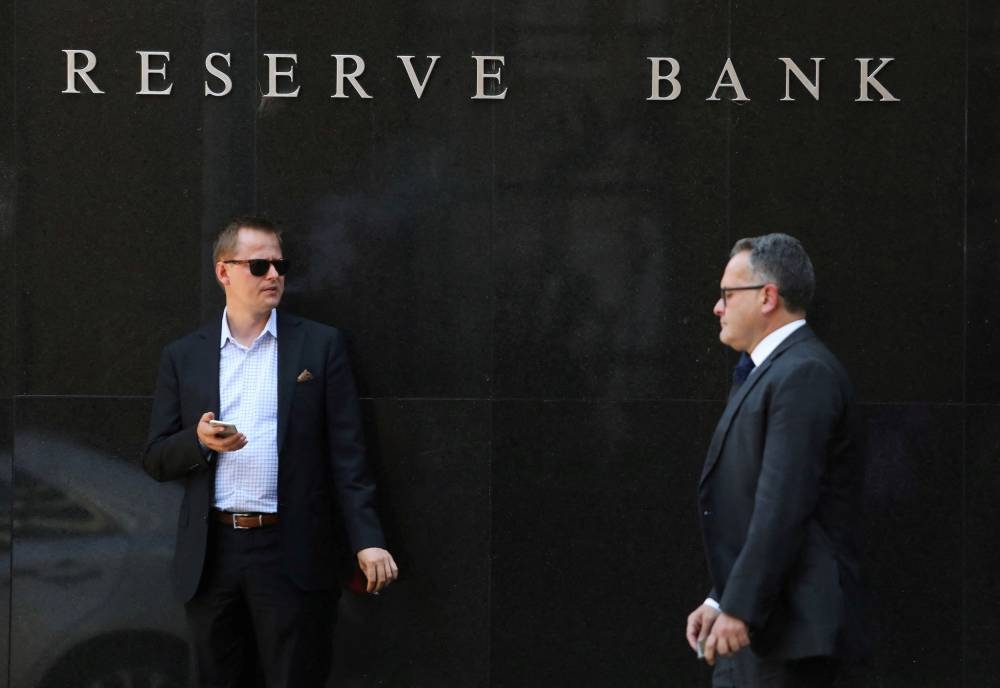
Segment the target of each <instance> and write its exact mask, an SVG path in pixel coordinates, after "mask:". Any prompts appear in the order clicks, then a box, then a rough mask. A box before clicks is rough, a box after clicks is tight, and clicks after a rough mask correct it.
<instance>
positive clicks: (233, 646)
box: [185, 523, 339, 688]
mask: <svg viewBox="0 0 1000 688" xmlns="http://www.w3.org/2000/svg"><path fill="white" fill-rule="evenodd" d="M338 595H339V592H338V590H337V589H332V590H321V591H304V590H300V589H299V588H298V587H297V586H296V585H295V584H294V583H293V582H292V581H291V579H290V578H289V577H288V576H287V575H286V573H285V571H284V570H283V567H282V564H281V556H280V547H279V542H278V529H277V528H276V527H264V528H255V529H253V530H234V529H233V528H231V527H229V526H224V525H222V524H220V523H213V524H212V527H211V529H210V532H209V546H208V554H207V561H206V563H205V572H204V574H203V575H202V580H201V585H200V586H199V588H198V592H197V593H196V594H195V596H194V597H193V598H192V599H191V600H190V601H189V602H188V603H187V604H186V605H185V611H186V613H187V620H188V626H189V627H190V629H191V642H192V646H193V648H192V649H193V654H194V660H195V661H194V663H195V671H196V676H197V685H198V686H199V687H200V688H248V687H249V686H254V685H260V684H261V683H263V684H265V685H266V686H267V688H323V687H324V686H325V685H326V680H327V677H328V676H329V673H330V653H331V649H332V648H331V645H332V642H333V625H334V621H335V620H336V613H337V597H338ZM258 673H262V674H263V678H264V681H263V682H261V681H260V680H259V679H260V676H258V675H257V674H258Z"/></svg>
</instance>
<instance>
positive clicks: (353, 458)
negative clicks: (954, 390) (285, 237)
mask: <svg viewBox="0 0 1000 688" xmlns="http://www.w3.org/2000/svg"><path fill="white" fill-rule="evenodd" d="M214 258H215V276H216V278H217V280H218V282H219V284H220V285H221V286H222V288H223V290H224V291H225V293H226V309H225V310H224V311H223V313H221V314H220V316H219V318H217V319H216V320H215V321H214V322H212V323H210V324H208V325H207V326H205V327H204V328H202V329H201V330H198V331H197V332H194V333H192V334H190V335H188V336H186V337H183V338H182V339H179V340H177V341H175V342H173V343H171V344H169V345H168V346H167V347H166V348H165V349H164V350H163V355H162V358H161V360H160V368H159V374H158V377H157V381H156V392H155V394H154V397H153V412H152V420H151V422H150V432H149V442H148V444H147V446H146V449H145V452H144V456H143V466H144V467H145V469H146V471H147V472H148V473H149V474H150V475H151V476H152V477H153V478H155V479H156V480H161V481H164V480H180V481H182V482H183V484H184V499H183V503H182V505H181V513H180V519H179V523H178V533H177V549H176V552H175V557H174V576H175V589H176V592H177V594H178V595H179V597H180V598H181V599H182V600H183V601H184V602H185V611H186V613H187V617H188V622H189V626H190V628H191V634H192V643H193V650H194V655H195V665H196V669H197V675H198V685H200V686H204V687H209V686H210V687H212V688H216V687H219V688H221V687H223V686H225V687H227V688H237V687H238V686H242V685H245V683H244V682H245V680H246V678H245V676H246V673H247V669H248V666H249V667H252V665H253V662H254V658H255V655H256V658H257V661H259V663H260V667H261V668H262V670H263V672H264V675H265V676H264V677H265V679H266V683H267V686H268V688H278V687H282V688H313V687H315V688H320V687H321V686H324V685H325V684H326V679H327V676H328V674H329V669H330V650H331V641H332V632H333V622H334V619H335V614H336V603H337V598H338V590H339V589H338V587H337V582H338V580H337V579H338V574H340V573H341V568H340V567H339V565H338V562H339V561H341V555H342V554H343V553H344V552H345V550H347V548H348V547H349V548H350V549H349V552H351V553H353V554H354V555H356V558H357V563H358V566H360V568H361V570H362V571H363V572H364V574H365V577H366V578H367V589H368V591H369V592H378V591H379V590H381V589H382V588H383V587H385V586H386V585H388V584H389V583H391V582H392V581H393V580H395V578H396V576H397V573H398V572H397V568H396V564H395V562H394V561H393V558H392V556H391V555H390V554H389V552H387V551H386V550H385V549H384V546H385V543H384V539H383V536H382V530H381V527H380V525H379V520H378V516H377V515H376V512H375V508H374V496H375V486H374V483H373V482H372V479H371V477H370V475H369V473H368V470H367V467H366V464H365V452H364V444H363V440H362V433H361V417H360V411H359V406H358V399H357V394H356V392H355V388H354V382H353V379H352V375H351V370H350V365H349V363H348V360H347V353H346V350H345V346H344V338H343V336H342V335H341V334H340V332H338V331H337V330H336V329H334V328H332V327H327V326H325V325H321V324H319V323H316V322H312V321H309V320H305V319H303V318H298V317H296V316H293V315H289V314H287V313H284V312H281V311H278V310H277V306H278V304H279V302H280V301H281V296H282V293H283V291H284V284H285V277H284V276H285V273H286V272H287V270H288V262H287V261H286V260H285V259H284V258H283V256H282V250H281V242H280V236H279V233H278V230H277V229H276V228H275V226H274V225H273V224H271V223H270V222H268V221H266V220H263V219H259V218H237V219H236V220H234V221H233V222H232V223H230V224H229V225H228V226H227V227H226V228H225V229H224V230H223V231H222V233H221V234H220V235H219V238H218V240H217V241H216V246H215V255H214ZM217 418H218V419H219V421H222V422H225V423H229V424H231V425H234V426H235V430H234V429H233V428H232V427H220V426H218V425H213V423H212V421H215V420H216V419H217ZM219 421H217V422H219ZM345 536H346V542H345V541H344V540H345ZM254 650H256V652H254Z"/></svg>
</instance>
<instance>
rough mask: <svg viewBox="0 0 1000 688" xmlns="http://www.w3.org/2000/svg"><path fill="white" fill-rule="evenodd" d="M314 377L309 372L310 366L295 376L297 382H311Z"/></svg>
mask: <svg viewBox="0 0 1000 688" xmlns="http://www.w3.org/2000/svg"><path fill="white" fill-rule="evenodd" d="M312 379H313V374H312V373H310V372H309V369H308V368H306V369H305V370H303V371H302V372H301V373H299V376H298V377H297V378H295V380H296V382H309V381H310V380H312Z"/></svg>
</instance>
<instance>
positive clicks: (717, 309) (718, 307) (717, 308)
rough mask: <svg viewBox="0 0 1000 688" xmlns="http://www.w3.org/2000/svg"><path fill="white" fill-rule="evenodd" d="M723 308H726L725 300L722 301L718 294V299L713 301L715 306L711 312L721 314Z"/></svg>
mask: <svg viewBox="0 0 1000 688" xmlns="http://www.w3.org/2000/svg"><path fill="white" fill-rule="evenodd" d="M725 310H726V302H725V301H723V300H722V297H721V296H720V297H719V300H718V301H716V302H715V308H713V309H712V312H713V313H715V314H716V315H722V313H723V312H724V311H725Z"/></svg>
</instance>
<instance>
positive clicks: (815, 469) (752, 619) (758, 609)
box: [719, 361, 844, 628]
mask: <svg viewBox="0 0 1000 688" xmlns="http://www.w3.org/2000/svg"><path fill="white" fill-rule="evenodd" d="M843 403H844V400H843V397H842V392H841V388H840V386H839V384H838V381H837V377H836V374H835V373H834V371H833V370H831V369H830V368H829V367H827V366H825V365H823V364H822V363H821V362H819V361H809V362H807V363H805V364H804V365H802V366H799V367H797V368H796V369H795V370H794V371H792V373H791V374H790V375H788V376H786V377H785V379H784V380H782V381H781V382H779V383H778V385H777V386H776V388H775V390H774V392H773V394H772V397H771V400H770V409H769V411H768V413H767V416H766V422H767V429H766V432H765V435H764V450H763V457H762V461H761V468H760V475H759V478H758V480H757V490H756V494H755V497H754V509H753V515H752V517H751V519H750V525H749V528H748V530H747V535H746V540H745V543H744V545H743V549H742V550H741V551H740V554H739V556H738V557H737V559H736V562H735V563H734V565H733V568H732V571H731V572H730V574H729V578H728V580H727V582H726V587H725V590H724V591H723V594H722V599H721V600H719V602H720V605H721V607H722V610H723V611H724V612H726V613H727V614H729V615H731V616H735V617H736V618H738V619H742V620H743V621H745V622H746V623H747V624H748V625H749V626H750V627H751V628H760V627H763V626H764V624H765V623H766V621H767V618H768V616H769V615H770V613H771V610H772V609H773V607H774V604H775V602H776V601H777V599H778V596H779V594H780V592H781V588H782V585H783V583H784V582H785V579H786V577H787V575H788V572H789V569H790V568H791V566H792V564H793V562H794V561H795V559H796V558H797V556H798V555H799V551H800V549H801V548H802V545H803V542H804V540H805V534H806V529H807V526H808V522H809V519H810V518H811V517H812V516H813V514H814V512H815V510H816V507H817V504H818V501H819V496H820V494H819V492H820V485H821V482H822V479H823V474H824V472H825V470H826V461H827V455H828V451H827V450H828V446H829V443H830V440H831V437H832V434H833V432H834V430H835V428H836V425H837V423H838V422H839V419H840V417H841V409H842V407H843Z"/></svg>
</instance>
